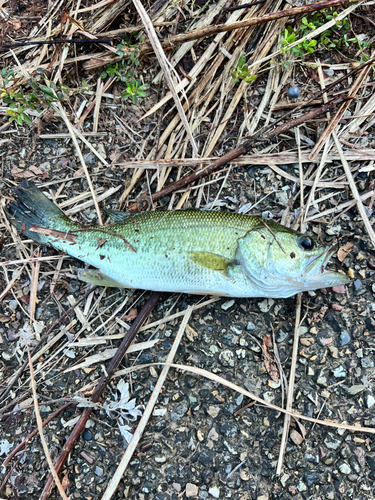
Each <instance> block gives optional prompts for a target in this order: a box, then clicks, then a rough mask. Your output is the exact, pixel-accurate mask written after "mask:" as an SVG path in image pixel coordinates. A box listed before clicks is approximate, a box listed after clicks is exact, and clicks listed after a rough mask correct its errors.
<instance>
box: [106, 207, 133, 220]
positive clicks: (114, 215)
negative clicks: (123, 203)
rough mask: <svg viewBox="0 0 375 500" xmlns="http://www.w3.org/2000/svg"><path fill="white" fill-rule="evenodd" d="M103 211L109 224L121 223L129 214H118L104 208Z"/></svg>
mask: <svg viewBox="0 0 375 500" xmlns="http://www.w3.org/2000/svg"><path fill="white" fill-rule="evenodd" d="M104 211H105V213H106V214H107V215H108V217H109V218H110V221H111V222H123V221H124V220H126V219H128V218H129V217H130V213H129V212H118V211H117V210H111V209H110V208H106V209H105V210H104Z"/></svg>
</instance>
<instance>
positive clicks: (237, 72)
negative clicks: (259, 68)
mask: <svg viewBox="0 0 375 500" xmlns="http://www.w3.org/2000/svg"><path fill="white" fill-rule="evenodd" d="M231 75H232V78H233V80H234V81H235V82H240V81H241V80H243V81H245V82H247V83H250V82H252V81H254V80H255V79H256V75H252V74H250V70H249V66H248V65H247V64H246V59H245V55H244V54H241V55H240V57H239V59H238V63H237V67H236V68H232V69H231Z"/></svg>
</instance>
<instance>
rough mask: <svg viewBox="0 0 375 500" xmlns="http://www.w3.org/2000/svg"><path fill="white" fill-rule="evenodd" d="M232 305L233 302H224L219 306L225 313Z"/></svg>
mask: <svg viewBox="0 0 375 500" xmlns="http://www.w3.org/2000/svg"><path fill="white" fill-rule="evenodd" d="M233 304H234V300H228V301H227V302H224V304H221V308H222V309H223V311H227V310H228V309H230V308H231V307H232V306H233Z"/></svg>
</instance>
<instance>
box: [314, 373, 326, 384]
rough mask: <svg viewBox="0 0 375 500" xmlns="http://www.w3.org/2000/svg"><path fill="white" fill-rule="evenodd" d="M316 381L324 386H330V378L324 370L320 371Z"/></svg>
mask: <svg viewBox="0 0 375 500" xmlns="http://www.w3.org/2000/svg"><path fill="white" fill-rule="evenodd" d="M316 383H317V384H318V385H321V386H323V387H327V386H328V380H327V377H326V376H325V375H324V374H323V372H320V375H319V377H318V378H317V380H316Z"/></svg>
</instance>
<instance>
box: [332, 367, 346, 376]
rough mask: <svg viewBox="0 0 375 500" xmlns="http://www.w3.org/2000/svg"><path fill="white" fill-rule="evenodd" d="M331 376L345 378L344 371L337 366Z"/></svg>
mask: <svg viewBox="0 0 375 500" xmlns="http://www.w3.org/2000/svg"><path fill="white" fill-rule="evenodd" d="M332 373H333V376H334V377H335V378H345V377H346V370H345V368H344V367H343V366H338V367H337V368H335V369H334V370H332Z"/></svg>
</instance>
